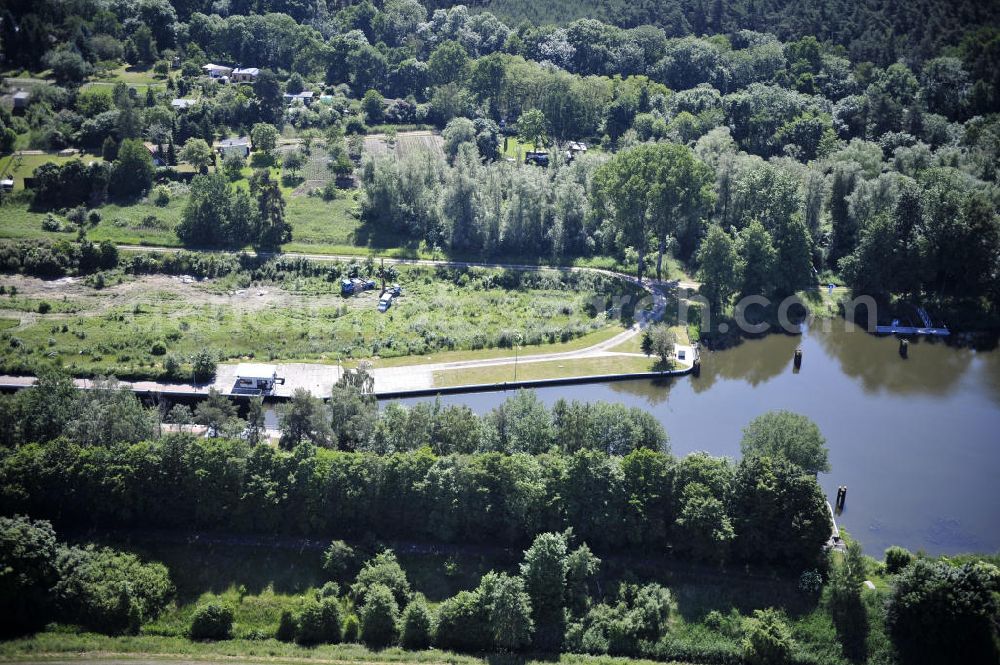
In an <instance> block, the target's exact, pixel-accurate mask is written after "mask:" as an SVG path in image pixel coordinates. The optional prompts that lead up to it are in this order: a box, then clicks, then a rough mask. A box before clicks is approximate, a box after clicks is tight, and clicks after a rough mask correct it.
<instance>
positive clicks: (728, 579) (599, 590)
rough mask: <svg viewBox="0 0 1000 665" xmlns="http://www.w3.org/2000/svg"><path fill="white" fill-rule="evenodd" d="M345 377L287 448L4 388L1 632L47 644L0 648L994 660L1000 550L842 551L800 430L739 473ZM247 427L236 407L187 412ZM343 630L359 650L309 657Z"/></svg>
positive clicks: (578, 410)
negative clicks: (384, 399)
mask: <svg viewBox="0 0 1000 665" xmlns="http://www.w3.org/2000/svg"><path fill="white" fill-rule="evenodd" d="M348 377H349V379H348V380H346V381H345V382H343V383H342V384H340V385H338V387H337V388H336V389H335V394H334V395H333V399H332V400H331V406H330V407H329V409H330V410H329V411H326V410H325V408H324V407H323V405H322V403H321V402H319V400H316V399H315V398H312V397H310V396H305V395H302V396H299V397H298V398H297V400H296V401H295V402H294V403H293V406H291V407H290V408H289V409H288V411H286V412H285V413H284V414H283V416H282V427H283V429H284V432H283V434H284V436H283V437H282V446H283V447H284V449H283V448H277V447H272V446H269V445H266V444H257V443H255V442H256V441H257V440H259V439H258V438H256V437H253V436H250V434H249V433H250V432H251V430H252V429H253V422H251V423H249V424H250V425H251V427H247V424H248V423H246V422H243V424H242V425H240V426H230V427H225V426H219V427H216V428H215V431H219V432H232V433H234V434H235V435H238V436H235V438H221V437H220V438H214V439H212V438H208V439H206V438H195V437H193V436H190V435H187V434H176V433H175V434H169V435H166V436H162V437H159V438H157V437H155V436H151V435H150V434H149V428H150V427H151V426H152V425H153V422H152V421H153V419H154V417H155V414H154V413H153V412H151V411H150V410H147V409H144V408H143V407H142V405H141V404H139V402H138V400H137V399H136V398H135V397H134V395H132V394H131V393H129V392H128V391H124V390H115V389H114V388H113V386H105V387H102V388H101V389H100V390H97V391H93V392H92V393H88V394H85V395H81V394H80V393H78V392H76V391H75V390H74V389H73V388H72V387H71V386H70V385H69V384H68V382H67V379H66V377H65V376H62V377H59V376H43V379H44V380H43V381H42V382H41V383H40V385H39V386H37V387H34V388H30V389H27V390H24V391H22V392H21V393H19V394H18V395H16V396H10V397H5V398H3V400H2V401H0V405H2V409H0V412H2V413H3V414H4V419H5V425H6V424H11V425H14V424H16V425H17V426H16V427H15V428H14V429H13V430H12V431H14V432H15V433H16V438H15V439H14V440H7V441H6V442H5V443H6V445H5V446H4V447H3V448H2V449H0V505H2V506H3V514H4V515H6V516H7V517H5V518H4V519H3V521H2V524H0V549H2V550H3V551H2V555H3V560H4V561H5V564H6V568H5V570H4V572H3V574H2V575H0V590H2V591H3V593H0V599H2V600H0V602H2V603H6V604H7V605H5V606H4V607H3V608H2V609H3V611H4V615H5V616H16V617H18V618H19V620H20V621H21V622H22V623H17V622H8V623H7V624H5V626H4V630H5V632H6V633H8V634H10V633H23V632H24V631H41V632H40V633H38V634H37V635H36V636H35V637H25V638H21V639H19V640H18V641H14V642H10V643H7V644H4V645H2V646H0V653H3V654H5V655H10V656H12V657H18V658H23V657H28V656H30V655H32V654H38V653H40V652H46V653H48V652H51V653H60V652H63V653H65V652H66V651H67V650H78V649H81V648H82V649H99V650H112V651H119V650H120V651H122V652H136V651H139V650H144V651H145V652H146V653H150V652H151V653H169V654H188V655H201V656H209V655H214V656H219V655H227V654H228V655H237V656H268V657H293V656H300V655H301V656H305V657H310V658H321V657H324V656H331V657H333V656H334V655H335V654H338V653H341V651H340V649H343V650H344V651H343V653H345V654H346V655H347V659H357V658H360V654H366V653H370V652H369V651H367V650H368V649H376V650H380V649H384V648H386V647H392V649H390V651H388V652H385V653H386V654H387V658H391V659H400V660H414V661H420V660H422V659H424V658H425V657H426V656H425V655H420V654H426V653H428V652H424V651H422V650H421V649H423V648H424V647H426V646H428V645H430V646H433V647H435V648H437V649H443V650H445V651H446V652H447V651H457V652H461V653H471V654H481V653H484V652H485V653H493V652H501V653H516V654H522V655H523V657H525V658H531V657H533V655H540V654H554V653H559V652H567V653H577V654H584V653H586V654H593V655H611V656H618V657H643V658H648V659H653V660H662V661H681V662H692V663H769V664H770V663H803V664H821V663H822V664H826V663H830V664H833V665H841V664H846V663H856V662H869V663H873V664H875V663H879V664H886V665H891V664H892V663H902V664H905V665H909V664H911V663H914V664H917V663H938V662H942V660H941V658H940V656H941V654H946V653H951V652H950V651H947V650H948V649H951V650H954V649H956V648H959V649H961V651H960V653H962V655H963V662H968V663H984V664H986V663H992V662H993V661H991V660H990V658H995V656H996V653H997V652H996V651H995V650H994V649H995V646H996V642H995V641H996V639H997V636H996V634H995V621H996V617H997V612H998V609H997V599H998V596H997V594H998V592H1000V572H998V570H997V568H996V563H997V561H996V558H995V557H994V558H992V559H990V558H983V557H971V556H970V557H963V558H955V559H954V560H946V559H941V560H930V559H927V558H926V557H921V556H914V555H911V554H909V553H908V552H906V551H904V550H901V549H900V548H893V549H892V550H890V551H889V552H887V553H886V557H885V562H884V563H882V562H875V561H873V560H871V559H867V558H865V557H863V556H862V554H861V551H860V548H859V547H858V546H857V544H856V543H853V542H851V541H850V540H849V539H848V546H847V548H846V551H845V552H840V551H837V550H833V551H830V550H827V549H826V548H825V547H824V546H825V545H826V544H827V542H828V541H829V539H830V535H831V530H832V524H831V522H830V512H829V507H828V504H827V503H826V500H825V498H824V497H823V494H822V492H821V490H820V488H819V486H818V484H817V482H816V479H815V476H814V474H813V472H814V471H820V470H823V469H825V468H826V467H827V461H826V448H825V442H824V440H823V438H822V435H821V433H820V432H819V431H818V430H817V429H816V427H815V425H814V424H812V423H811V422H809V421H808V420H806V419H804V418H802V417H801V416H796V415H795V414H789V413H782V412H777V413H773V414H765V415H764V416H762V417H760V418H758V419H756V420H754V421H753V422H752V423H750V424H748V427H747V428H746V430H745V432H744V439H743V442H742V446H741V447H742V451H743V458H742V459H740V460H738V461H732V460H727V459H724V458H714V457H711V456H709V455H707V454H703V453H698V454H691V455H688V456H686V457H683V458H680V459H677V458H674V457H673V456H672V455H670V453H669V448H668V447H667V439H666V435H665V433H664V432H663V430H662V427H661V426H660V425H659V424H658V423H656V421H655V420H653V419H652V417H651V416H650V415H649V414H647V413H645V412H643V411H641V410H638V409H627V408H624V407H622V406H620V405H616V404H605V403H595V404H581V403H577V402H558V403H557V404H556V405H555V406H553V407H552V408H551V409H548V408H546V407H545V406H543V405H542V404H541V403H540V402H539V401H538V399H537V397H535V396H534V395H533V394H532V393H531V392H520V393H518V394H517V395H516V396H514V397H512V398H511V399H509V400H507V401H506V402H505V403H503V404H502V405H501V406H500V407H498V408H497V409H495V410H494V411H492V412H490V413H488V414H487V415H485V416H482V417H480V416H476V415H475V414H474V413H472V412H471V411H470V410H469V409H467V408H464V407H442V406H441V405H439V404H434V403H428V404H420V405H417V406H414V407H413V408H410V409H407V408H404V407H400V406H397V405H389V406H388V407H387V408H386V409H385V410H384V411H382V412H381V413H379V412H378V410H377V408H376V407H375V405H374V403H373V402H372V401H371V400H370V399H369V398H367V397H365V395H364V391H363V390H362V388H363V385H364V383H365V377H364V374H363V372H351V373H349V374H348ZM171 413H175V411H174V410H172V411H171ZM235 413H236V409H235V407H234V406H232V405H231V404H229V403H228V400H226V398H224V397H221V396H215V397H213V398H212V399H211V400H209V401H208V402H206V403H204V405H199V407H198V409H197V410H196V416H197V417H198V418H200V419H202V420H203V421H204V422H210V421H211V419H213V418H214V419H216V421H219V422H224V421H227V420H228V421H232V420H233V419H234V417H235ZM256 422H257V423H258V426H259V421H256ZM130 423H131V426H130V425H129V424H130ZM5 431H6V429H5ZM29 442H31V443H29ZM316 444H320V446H331V448H326V447H320V446H318V445H316ZM16 515H30V516H31V518H30V519H29V518H26V517H15V516H16ZM38 520H50V521H51V522H52V524H54V525H55V528H56V529H58V530H60V531H61V530H64V529H67V530H68V529H72V531H73V533H74V534H75V535H74V536H73V543H74V544H72V545H64V544H61V543H60V542H59V539H58V538H57V537H56V535H55V534H54V533H53V529H52V527H51V526H49V524H48V523H46V522H40V521H38ZM109 529H111V530H114V531H111V532H108V531H107V530H109ZM102 534H104V535H102ZM130 534H136V535H135V537H134V538H133V536H131V535H130ZM142 534H147V535H145V536H144V535H142ZM261 534H267V535H266V536H262V535H261ZM330 538H337V539H338V540H336V541H334V542H332V543H331V542H330V540H329V539H330ZM339 539H343V540H339ZM94 540H96V541H97V543H98V546H96V547H94V548H87V547H86V546H85V544H86V543H87V542H88V541H94ZM171 543H173V545H171ZM201 543H204V545H202V544H201ZM211 543H215V544H214V546H213V545H211ZM317 543H319V544H320V545H319V546H318V548H317ZM327 543H330V544H329V546H327ZM392 543H396V545H392ZM206 546H207V548H208V549H202V548H203V547H206ZM393 547H395V548H396V550H397V551H400V552H401V554H400V555H397V554H396V553H395V551H394V550H393V549H392V548H393ZM522 551H523V555H522V554H520V552H522ZM137 554H138V555H140V558H137V557H136V555H137ZM247 557H249V558H247ZM260 557H263V559H261V558H260ZM156 561H164V562H166V563H167V566H168V568H164V567H163V566H161V565H159V564H157V563H155V562H156ZM168 569H169V577H168V576H167V570H168ZM866 580H867V581H871V582H873V586H874V589H869V588H868V587H867V585H866V584H865V581H866ZM928 621H932V625H933V626H934V629H933V630H929V629H928V626H927V622H928ZM87 631H93V632H97V633H102V634H105V635H108V637H105V636H102V635H96V634H92V633H88V632H87ZM192 638H198V641H189V640H191V639H192ZM205 639H208V640H209V641H204V640H205ZM340 642H344V643H349V644H359V646H349V647H337V648H334V647H332V646H323V647H320V648H319V649H318V650H316V651H311V650H310V651H307V650H306V649H313V648H314V647H313V646H312V645H315V644H334V643H340ZM955 644H961V645H962V646H961V647H955V646H954V645H955ZM395 645H401V646H402V647H403V650H398V651H397V650H396V648H397V647H396V646H395ZM376 653H383V652H382V651H377V652H376ZM433 653H437V654H438V655H439V656H440V655H441V654H440V652H433ZM956 653H957V652H956ZM932 655H933V658H932V657H931V656H932ZM519 657H521V656H519ZM373 658H374V659H378V656H373Z"/></svg>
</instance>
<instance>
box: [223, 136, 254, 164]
mask: <svg viewBox="0 0 1000 665" xmlns="http://www.w3.org/2000/svg"><path fill="white" fill-rule="evenodd" d="M215 151H216V152H217V153H219V156H220V157H222V158H223V159H225V158H226V157H228V156H230V155H239V157H240V159H246V158H247V157H249V156H250V139H249V138H248V137H246V136H239V137H237V138H235V139H223V140H221V141H219V142H218V143H216V144H215Z"/></svg>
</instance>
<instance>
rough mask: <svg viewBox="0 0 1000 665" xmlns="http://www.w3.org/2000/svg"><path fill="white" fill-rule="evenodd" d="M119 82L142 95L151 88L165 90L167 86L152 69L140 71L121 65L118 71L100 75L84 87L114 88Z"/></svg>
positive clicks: (164, 80) (112, 70)
mask: <svg viewBox="0 0 1000 665" xmlns="http://www.w3.org/2000/svg"><path fill="white" fill-rule="evenodd" d="M118 82H122V83H125V84H126V85H128V86H129V87H132V88H135V89H136V90H137V91H138V92H141V93H145V92H146V88H149V87H154V88H163V87H166V85H167V82H166V79H164V78H162V77H159V76H157V75H156V74H154V73H153V70H152V69H139V68H137V67H131V66H129V65H121V66H120V67H117V68H116V69H111V70H109V71H107V72H102V73H100V74H98V75H97V76H95V77H93V79H91V81H90V82H89V83H87V84H86V85H85V86H84V87H93V86H105V85H106V86H113V85H114V84H116V83H118Z"/></svg>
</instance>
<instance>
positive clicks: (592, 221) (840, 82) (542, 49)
mask: <svg viewBox="0 0 1000 665" xmlns="http://www.w3.org/2000/svg"><path fill="white" fill-rule="evenodd" d="M601 8H602V9H601V11H607V12H610V13H611V14H613V15H614V17H615V19H616V20H615V21H614V22H613V23H603V22H601V21H600V20H597V19H594V18H586V19H582V18H581V19H578V20H572V21H568V22H565V23H561V24H543V25H537V26H536V25H532V24H530V23H528V22H521V23H517V24H516V25H515V24H514V23H513V22H512V23H510V24H508V23H505V22H503V21H502V20H501V19H500V18H498V17H497V16H495V15H494V14H492V13H490V12H489V11H482V9H489V6H488V7H485V8H479V7H474V8H472V9H471V10H470V9H469V8H467V7H465V6H463V5H456V6H453V7H441V8H437V7H426V6H424V5H421V4H420V3H418V2H416V0H393V1H391V2H384V3H379V4H378V5H375V4H371V3H369V2H362V3H356V4H350V5H347V6H344V7H340V6H337V7H332V6H329V5H327V4H325V3H305V2H303V3H227V4H226V6H225V7H221V6H218V5H212V6H211V7H209V6H207V5H206V4H204V3H197V2H176V3H173V4H171V3H169V2H167V1H166V0H144V1H143V2H140V3H136V4H122V3H118V4H116V3H109V4H105V3H102V2H96V1H83V0H81V1H80V2H74V3H30V5H24V6H21V5H18V4H17V3H13V4H12V5H10V6H9V7H8V9H7V17H8V18H7V20H5V21H3V22H2V28H3V30H5V31H6V32H4V34H3V35H2V36H0V39H2V42H0V43H2V44H3V57H4V61H5V63H6V64H7V66H8V67H22V68H27V69H28V70H31V69H32V68H35V67H37V65H38V63H40V62H42V63H45V65H46V66H47V67H48V68H49V71H50V72H51V75H52V76H53V77H54V78H55V80H56V82H57V83H58V85H47V86H44V87H39V88H38V89H37V90H35V91H34V99H33V102H32V103H31V104H30V105H29V106H28V107H27V110H26V112H25V113H20V114H15V115H4V116H3V117H2V118H0V120H2V122H3V123H4V127H5V130H4V131H5V132H6V134H7V136H8V139H10V140H14V139H13V138H11V137H24V138H18V140H27V141H28V143H29V145H31V146H33V147H40V148H49V149H56V148H61V147H64V146H78V147H81V148H84V149H89V150H91V151H93V152H96V153H101V154H103V155H104V157H105V162H104V163H93V164H91V165H89V166H87V167H84V166H83V165H82V163H81V162H70V163H68V164H66V165H65V166H62V167H58V166H52V165H47V166H45V167H43V168H40V169H39V170H38V172H37V173H36V183H35V188H36V190H35V197H34V205H35V206H36V207H37V208H40V209H46V208H47V209H50V210H54V211H56V212H60V211H62V212H66V211H75V210H78V209H79V210H80V212H79V213H74V214H75V216H76V217H78V218H82V217H86V213H87V209H88V207H89V208H93V207H99V206H100V204H101V203H102V202H103V201H105V200H108V199H109V198H110V199H111V200H117V201H128V200H134V197H135V196H137V195H143V194H144V193H145V192H148V191H149V190H150V188H151V187H152V185H153V183H154V179H157V180H159V181H161V182H164V181H169V180H170V179H171V178H173V177H175V176H176V174H175V173H174V171H173V169H174V166H172V165H173V164H176V163H177V162H178V161H183V162H186V163H189V164H192V165H194V166H195V168H196V169H198V170H201V171H206V170H207V167H208V166H210V165H212V164H213V163H215V158H214V156H213V155H212V153H211V151H210V149H209V146H210V145H211V144H212V143H213V142H214V141H215V140H217V139H218V138H221V137H224V136H228V135H232V134H244V135H249V136H250V137H251V139H252V143H253V148H254V154H253V160H252V161H253V165H254V166H255V167H266V166H268V165H272V166H274V165H278V163H279V157H278V154H277V153H276V152H275V150H274V148H275V142H276V138H277V137H278V136H280V135H285V136H295V137H298V138H299V139H301V140H302V142H303V143H302V146H303V148H302V149H303V151H305V152H308V151H309V149H310V145H311V144H312V142H314V141H322V142H323V143H324V145H325V149H326V150H327V151H328V154H329V168H330V169H331V170H332V171H334V172H336V173H338V174H339V175H338V177H340V176H344V175H347V174H350V173H351V172H352V171H356V173H357V176H358V179H359V180H360V184H361V188H362V196H361V200H360V206H359V209H358V210H357V213H358V214H359V215H360V217H361V219H362V221H363V222H364V223H365V224H367V225H369V226H370V227H371V228H372V229H377V230H378V235H379V236H380V237H383V238H384V237H390V238H393V240H394V242H402V243H409V244H411V245H412V246H414V247H417V246H419V247H421V248H424V249H425V250H426V251H428V252H430V251H446V252H449V253H451V254H452V255H455V256H473V257H508V256H525V255H527V256H532V257H535V258H537V259H541V260H547V261H553V262H556V263H565V262H570V261H573V260H576V259H578V258H580V257H593V256H605V257H607V256H610V257H614V258H615V260H617V261H619V262H620V265H631V266H634V267H635V269H637V270H638V272H639V273H640V275H641V274H642V273H643V272H645V271H646V270H647V268H648V266H650V265H651V264H652V263H653V262H655V264H656V274H657V275H658V276H660V275H662V269H661V264H662V259H663V257H664V256H665V255H668V254H673V255H675V256H677V257H678V258H679V259H680V260H681V261H682V262H684V263H685V264H686V265H687V266H688V267H689V268H690V270H691V271H692V272H694V271H695V270H697V271H698V274H699V276H700V278H701V281H703V282H704V283H706V289H705V294H706V295H708V296H709V299H710V300H712V304H713V306H715V307H717V308H718V309H719V310H722V311H724V310H726V309H727V306H728V303H729V299H730V298H731V297H732V296H734V295H755V294H764V295H779V296H780V295H787V294H789V293H794V292H796V291H798V290H801V289H803V288H809V287H811V286H814V285H815V284H816V282H817V277H820V278H822V279H823V280H824V281H829V280H843V282H844V283H846V284H847V285H848V286H850V287H852V288H853V289H854V291H855V292H856V293H866V294H871V295H874V296H876V298H879V299H889V298H891V297H892V296H894V295H904V296H909V297H917V298H920V299H922V300H924V301H925V302H930V303H931V304H933V305H935V306H936V307H938V308H939V309H941V310H944V311H945V312H950V313H953V314H955V313H957V312H961V313H962V315H963V316H962V317H961V318H962V320H963V322H968V321H971V320H975V319H976V317H977V316H978V317H979V321H980V322H982V321H987V322H988V321H990V320H992V319H991V318H990V317H991V316H992V317H995V316H996V314H997V309H996V308H997V302H998V301H1000V298H998V288H1000V286H998V285H1000V270H998V266H1000V221H998V216H997V208H998V202H1000V194H998V189H997V178H998V172H997V169H996V164H997V162H998V154H1000V153H998V151H1000V147H998V146H1000V140H998V136H1000V131H998V129H997V115H996V111H997V110H998V107H1000V98H998V94H1000V93H998V90H1000V86H998V80H997V78H996V77H997V71H998V68H997V67H996V66H995V64H996V62H997V60H998V45H1000V32H998V30H997V28H996V26H995V25H994V24H993V23H994V21H995V17H996V15H997V13H996V12H995V11H991V9H990V7H989V6H988V5H983V4H979V3H959V4H957V5H953V4H950V3H948V4H946V3H934V2H924V3H919V4H913V5H911V4H908V5H906V7H895V6H890V5H888V4H880V3H866V4H854V3H850V7H846V6H845V7H841V6H840V5H828V4H823V5H822V6H816V5H800V4H798V3H725V2H715V3H676V4H674V3H662V6H661V5H660V3H653V4H650V5H644V4H642V3H639V4H634V3H629V7H628V11H622V12H619V11H618V10H617V9H616V8H615V6H614V4H613V3H612V4H602V5H601ZM645 12H649V15H648V16H647V15H646V13H645ZM654 14H655V17H654ZM777 16H780V17H781V20H780V21H776V22H773V23H772V19H773V18H774V17H777ZM918 17H919V18H918ZM609 18H610V14H609ZM654 18H655V20H654ZM618 24H621V25H618ZM859 26H864V28H863V29H860V28H859ZM15 27H16V29H15ZM123 60H124V61H126V62H129V63H132V64H138V66H144V67H155V68H158V69H159V71H161V72H162V74H163V76H164V80H165V81H166V90H165V91H160V92H156V91H154V88H152V87H149V88H147V89H146V93H145V96H144V97H143V96H141V95H139V94H136V90H135V89H134V88H132V89H131V90H130V88H129V86H128V85H127V84H126V83H123V82H118V83H117V84H115V85H114V86H108V85H105V86H103V87H94V86H85V87H82V88H81V87H79V85H80V84H81V83H82V82H84V81H85V80H86V79H87V78H88V77H90V76H91V75H93V74H96V73H100V72H101V71H107V70H109V68H113V67H115V66H117V64H118V63H120V62H121V61H123ZM208 62H225V63H230V64H231V63H238V64H242V65H243V66H244V67H246V66H255V67H258V68H260V73H259V75H256V77H255V78H254V80H253V82H252V83H250V84H239V85H236V84H234V85H220V84H218V83H217V82H216V80H215V79H213V78H210V77H207V76H204V75H203V65H205V64H206V63H208ZM302 90H310V91H313V92H316V93H321V94H322V95H323V96H324V97H323V98H324V100H325V101H324V102H323V103H318V104H311V105H305V104H303V103H300V102H299V103H296V102H293V103H291V104H286V102H285V96H288V95H296V94H298V93H299V92H300V91H302ZM173 97H177V98H182V99H184V98H189V99H190V101H191V103H190V104H185V105H182V106H178V107H175V106H171V104H170V100H171V99H172V98H173ZM414 126H416V127H428V126H430V127H437V128H441V129H443V133H442V136H443V140H444V153H445V155H444V157H441V156H439V155H437V154H435V153H433V152H432V151H420V150H410V151H406V152H403V153H397V152H393V151H390V152H389V153H387V154H382V155H366V154H365V151H364V150H363V148H362V146H363V144H364V141H363V140H361V138H362V137H363V136H364V135H365V134H366V132H368V131H369V130H370V129H371V128H376V127H377V128H379V129H380V130H386V131H388V132H389V133H390V134H392V135H393V136H394V132H395V131H396V129H395V128H397V127H414ZM134 139H143V140H146V141H147V142H150V143H152V144H154V145H156V146H158V148H157V150H158V152H157V153H156V154H158V155H159V156H160V157H162V160H161V161H162V162H164V164H165V165H164V166H161V167H160V168H159V169H156V168H154V167H153V165H152V163H151V162H150V157H149V155H148V153H146V152H145V151H144V150H143V149H142V148H141V147H140V146H139V145H138V144H137V143H136V142H135V141H134ZM579 140H584V141H587V142H589V145H590V148H591V149H590V150H589V152H587V153H586V154H583V153H580V154H577V153H575V152H572V151H567V148H566V146H567V145H572V144H569V143H568V142H569V141H579ZM390 141H391V139H390ZM530 150H541V151H548V153H549V156H550V157H552V159H551V160H550V159H549V158H548V157H546V159H545V161H546V163H548V164H549V166H548V168H527V167H525V166H524V165H519V164H517V163H516V162H517V161H518V160H520V159H521V158H523V157H524V155H525V154H527V151H530ZM531 154H534V153H531ZM564 155H565V156H568V157H569V158H568V159H565V158H564ZM352 160H353V163H352ZM220 162H221V160H220ZM512 162H514V163H512ZM564 162H569V163H564ZM301 163H302V155H301V154H295V153H292V154H290V155H288V154H286V155H285V156H284V158H283V160H282V161H281V166H282V167H283V169H284V171H283V172H284V173H288V172H291V173H294V172H295V169H296V168H298V167H299V166H300V165H301ZM355 164H357V168H355ZM217 166H218V171H217V172H216V173H211V174H207V175H201V176H196V177H195V178H194V182H193V183H192V184H191V186H190V189H189V190H188V189H183V192H184V196H185V197H186V198H185V200H186V203H185V208H184V212H183V217H182V220H181V223H180V224H179V225H178V226H177V229H176V233H177V236H178V237H179V239H180V240H181V241H182V242H183V243H185V244H188V245H191V246H196V247H204V246H228V247H243V246H253V247H258V248H274V247H279V246H280V245H281V244H283V243H285V242H288V241H289V240H291V239H294V238H295V235H296V231H295V229H294V228H292V227H291V225H289V224H288V222H287V220H286V219H285V203H284V201H283V199H282V194H281V192H280V191H279V190H278V188H277V183H276V182H275V180H274V179H273V178H271V177H270V176H269V175H268V174H267V173H265V172H264V171H260V172H258V174H257V175H255V176H253V177H252V178H249V180H248V183H249V187H244V186H242V185H241V184H240V183H236V186H234V185H230V184H228V181H231V180H234V179H236V180H239V179H240V178H241V175H240V171H241V169H242V168H243V166H244V163H243V161H242V160H236V161H235V162H234V163H233V164H222V163H219V164H218V165H217ZM230 166H232V168H230ZM227 179H228V180H227ZM626 184H627V185H628V188H627V189H626V188H625V186H626ZM331 186H332V185H331ZM157 189H158V190H159V189H160V187H158V188H157ZM246 189H249V194H248V193H247V191H246ZM154 194H155V195H156V196H161V194H159V193H154ZM324 195H325V194H324ZM162 196H164V197H168V196H169V191H167V192H165V193H163V194H162ZM336 196H338V194H337V192H336V190H335V189H334V190H331V191H330V197H333V198H335V197H336ZM80 206H82V208H78V207H80ZM59 225H60V222H58V221H54V222H52V226H53V228H58V227H59ZM63 226H66V225H65V224H64V225H63ZM81 228H82V227H81ZM984 316H985V318H984Z"/></svg>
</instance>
